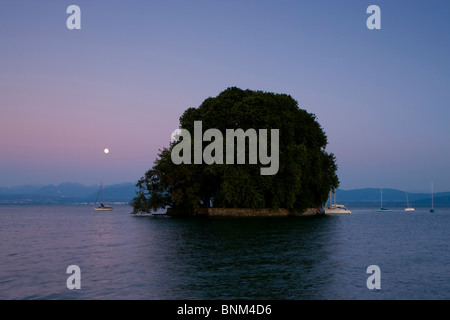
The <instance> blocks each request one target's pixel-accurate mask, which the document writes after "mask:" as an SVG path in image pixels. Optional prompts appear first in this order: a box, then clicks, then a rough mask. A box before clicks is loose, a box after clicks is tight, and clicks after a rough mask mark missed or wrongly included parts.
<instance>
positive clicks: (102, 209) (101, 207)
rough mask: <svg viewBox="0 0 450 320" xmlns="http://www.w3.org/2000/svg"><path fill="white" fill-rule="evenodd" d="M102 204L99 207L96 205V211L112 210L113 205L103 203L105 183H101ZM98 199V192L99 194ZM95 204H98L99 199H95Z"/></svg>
mask: <svg viewBox="0 0 450 320" xmlns="http://www.w3.org/2000/svg"><path fill="white" fill-rule="evenodd" d="M99 192H100V205H99V206H98V207H94V210H95V211H111V210H112V209H113V207H112V206H105V205H104V204H103V183H101V184H100V191H99ZM97 199H98V194H97ZM95 204H97V200H96V201H95Z"/></svg>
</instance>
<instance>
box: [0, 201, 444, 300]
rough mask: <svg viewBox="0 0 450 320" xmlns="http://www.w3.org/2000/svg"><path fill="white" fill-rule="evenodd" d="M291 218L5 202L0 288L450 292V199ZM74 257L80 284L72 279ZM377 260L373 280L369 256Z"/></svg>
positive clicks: (30, 295) (284, 295)
mask: <svg viewBox="0 0 450 320" xmlns="http://www.w3.org/2000/svg"><path fill="white" fill-rule="evenodd" d="M351 209H352V210H353V214H352V215H345V216H324V217H290V218H173V217H161V216H160V217H156V216H133V215H130V214H129V212H130V211H131V208H130V207H128V206H116V207H115V208H114V211H112V212H94V211H93V210H92V208H91V207H88V206H0V259H1V260H0V299H163V300H166V299H170V300H173V299H277V300H278V299H283V300H294V299H295V300H297V299H450V276H449V272H450V269H449V266H450V250H449V243H450V232H449V230H450V209H439V208H438V210H437V213H436V214H430V213H429V212H428V209H427V208H423V209H416V211H415V212H413V213H405V212H404V211H401V210H402V209H401V208H399V210H398V211H392V212H385V213H377V212H375V209H374V208H359V209H358V208H351ZM70 265H77V266H79V267H80V271H81V289H80V290H69V289H68V288H67V286H66V280H67V278H68V277H69V276H70V274H67V273H66V269H67V267H68V266H70ZM370 265H377V266H379V268H380V272H381V273H380V274H381V277H380V283H381V289H373V290H369V289H368V288H367V285H366V281H367V279H368V277H369V276H370V274H368V273H366V271H367V267H368V266H370Z"/></svg>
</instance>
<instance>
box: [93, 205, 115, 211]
mask: <svg viewBox="0 0 450 320" xmlns="http://www.w3.org/2000/svg"><path fill="white" fill-rule="evenodd" d="M94 210H95V211H112V210H113V207H109V206H104V207H94Z"/></svg>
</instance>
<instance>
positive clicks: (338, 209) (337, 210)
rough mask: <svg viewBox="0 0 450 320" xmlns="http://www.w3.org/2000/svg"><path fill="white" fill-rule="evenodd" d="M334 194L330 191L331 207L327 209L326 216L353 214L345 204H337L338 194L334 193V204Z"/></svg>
mask: <svg viewBox="0 0 450 320" xmlns="http://www.w3.org/2000/svg"><path fill="white" fill-rule="evenodd" d="M332 199H333V196H332V193H331V191H330V205H329V206H328V207H327V208H325V210H324V211H325V214H351V213H352V212H351V211H350V210H348V209H347V208H346V207H345V206H344V205H343V204H337V203H336V192H334V204H333V203H332Z"/></svg>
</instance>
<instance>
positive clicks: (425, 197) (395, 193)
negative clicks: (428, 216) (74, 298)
mask: <svg viewBox="0 0 450 320" xmlns="http://www.w3.org/2000/svg"><path fill="white" fill-rule="evenodd" d="M135 185H136V183H132V182H127V183H121V184H114V185H109V186H104V187H103V201H104V202H108V203H129V202H130V201H131V200H132V199H133V197H134V196H135V191H136V187H135ZM98 193H99V186H98V185H97V186H85V185H82V184H79V183H62V184H60V185H57V186H55V185H47V186H31V185H25V186H20V187H12V188H6V187H0V205H2V204H3V205H5V204H45V205H48V204H73V203H94V202H95V201H96V200H97V197H98ZM408 199H409V203H410V205H411V206H412V207H431V194H430V193H408ZM336 200H337V203H339V204H344V205H346V206H349V207H352V206H372V207H377V206H380V200H381V196H380V189H377V188H365V189H353V190H340V189H338V190H337V192H336ZM333 201H334V196H333ZM434 205H435V206H436V207H444V206H449V207H450V192H439V193H435V194H434ZM383 206H384V207H389V206H396V207H398V206H400V207H405V206H406V192H405V191H401V190H396V189H383Z"/></svg>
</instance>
